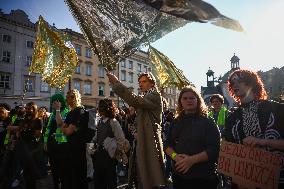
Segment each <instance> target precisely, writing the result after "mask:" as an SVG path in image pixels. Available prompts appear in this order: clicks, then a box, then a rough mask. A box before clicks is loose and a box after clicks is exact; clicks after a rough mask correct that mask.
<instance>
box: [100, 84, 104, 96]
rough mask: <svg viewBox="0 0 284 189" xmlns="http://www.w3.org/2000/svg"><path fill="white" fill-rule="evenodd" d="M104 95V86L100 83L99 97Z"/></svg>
mask: <svg viewBox="0 0 284 189" xmlns="http://www.w3.org/2000/svg"><path fill="white" fill-rule="evenodd" d="M104 93H105V84H103V83H100V84H99V96H104Z"/></svg>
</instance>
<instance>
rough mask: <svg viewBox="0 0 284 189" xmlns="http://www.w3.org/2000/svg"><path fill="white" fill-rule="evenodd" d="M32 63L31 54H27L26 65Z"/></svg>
mask: <svg viewBox="0 0 284 189" xmlns="http://www.w3.org/2000/svg"><path fill="white" fill-rule="evenodd" d="M31 64H32V56H27V62H26V66H31Z"/></svg>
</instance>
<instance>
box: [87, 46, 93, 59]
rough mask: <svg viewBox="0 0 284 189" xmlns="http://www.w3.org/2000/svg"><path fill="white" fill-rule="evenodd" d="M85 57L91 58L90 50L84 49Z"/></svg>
mask: <svg viewBox="0 0 284 189" xmlns="http://www.w3.org/2000/svg"><path fill="white" fill-rule="evenodd" d="M86 57H87V58H92V50H91V49H90V48H86Z"/></svg>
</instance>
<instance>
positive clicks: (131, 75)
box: [129, 72, 133, 83]
mask: <svg viewBox="0 0 284 189" xmlns="http://www.w3.org/2000/svg"><path fill="white" fill-rule="evenodd" d="M129 83H133V73H132V72H129Z"/></svg>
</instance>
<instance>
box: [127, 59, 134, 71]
mask: <svg viewBox="0 0 284 189" xmlns="http://www.w3.org/2000/svg"><path fill="white" fill-rule="evenodd" d="M128 68H129V69H131V70H132V69H133V61H131V60H129V65H128Z"/></svg>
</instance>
